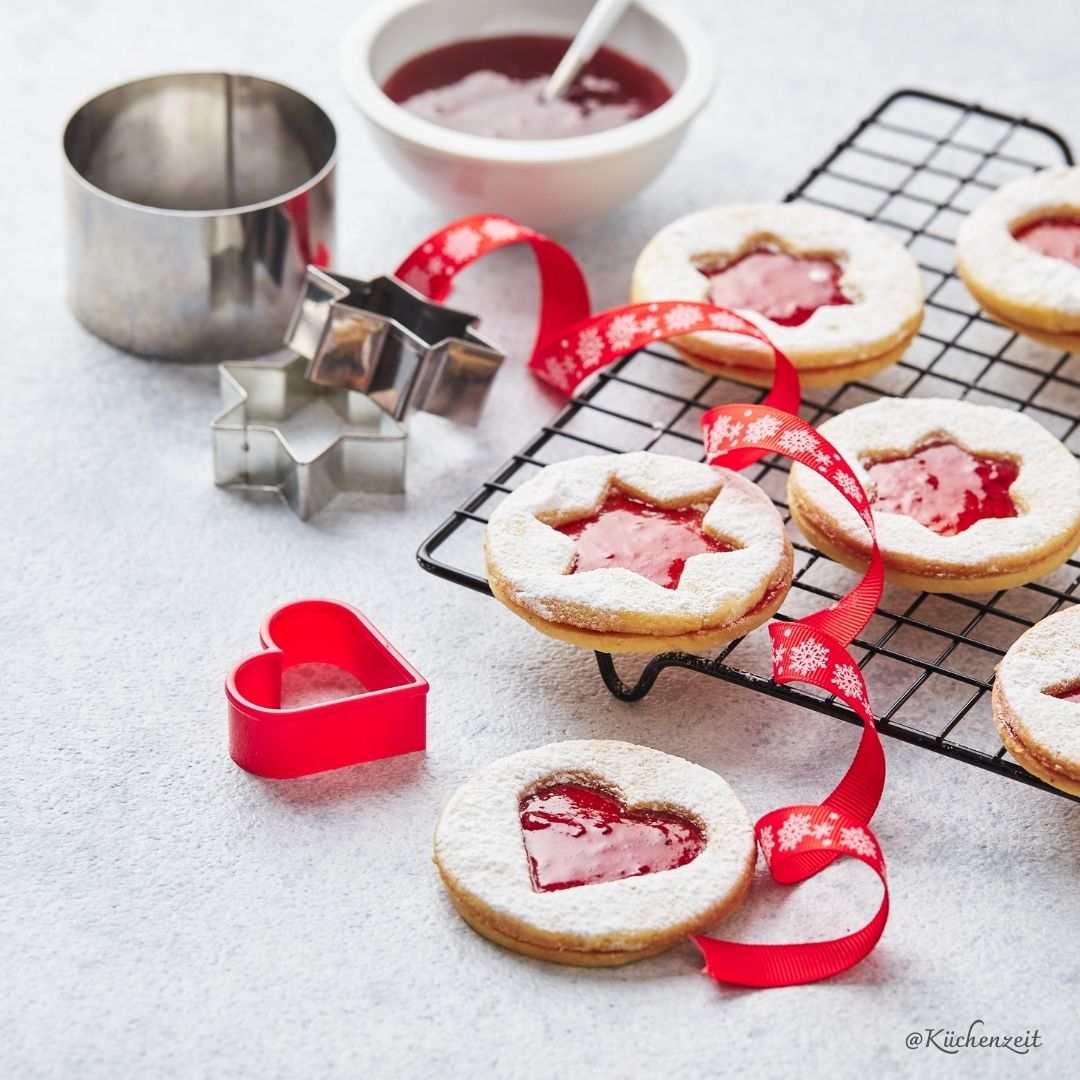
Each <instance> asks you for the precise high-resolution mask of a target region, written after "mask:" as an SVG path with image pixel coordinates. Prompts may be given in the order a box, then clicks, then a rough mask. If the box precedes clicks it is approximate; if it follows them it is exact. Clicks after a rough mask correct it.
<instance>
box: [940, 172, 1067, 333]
mask: <svg viewBox="0 0 1080 1080" xmlns="http://www.w3.org/2000/svg"><path fill="white" fill-rule="evenodd" d="M1054 213H1059V214H1060V213H1072V214H1080V168H1071V167H1069V166H1064V165H1063V166H1058V167H1056V168H1052V169H1044V170H1043V171H1042V172H1038V173H1035V174H1034V175H1032V176H1025V177H1022V178H1021V179H1019V180H1013V181H1012V182H1011V183H1008V184H1005V185H1003V186H1002V187H1000V188H998V190H997V191H995V192H994V193H993V194H992V195H990V196H988V197H987V199H986V200H985V201H984V202H982V203H980V204H979V205H978V206H977V207H976V208H975V209H974V210H973V211H972V212H971V213H970V214H969V215H968V216H967V217H966V218H965V219H964V221H963V223H962V224H961V226H960V229H959V231H958V232H957V236H956V259H957V268H958V269H959V271H960V273H961V275H962V276H963V277H964V279H965V281H967V283H968V285H969V287H970V288H972V289H973V290H974V291H975V292H977V293H980V294H983V295H985V296H986V299H987V303H991V298H992V299H993V302H994V305H995V306H996V305H998V304H1000V305H1002V306H1003V307H1004V308H1005V309H1006V313H1007V314H1012V315H1013V316H1014V317H1015V318H1017V319H1019V320H1020V321H1026V320H1027V319H1035V318H1037V319H1038V320H1039V321H1040V322H1043V321H1045V322H1046V325H1045V327H1044V329H1047V330H1059V331H1062V332H1075V331H1080V267H1076V266H1073V265H1072V264H1071V263H1068V262H1066V261H1065V260H1063V259H1055V258H1051V257H1049V256H1047V255H1042V254H1040V253H1039V252H1037V251H1034V250H1032V249H1031V248H1029V247H1026V246H1025V245H1024V244H1021V243H1020V242H1019V241H1017V240H1016V239H1015V238H1014V236H1013V231H1014V230H1015V229H1016V228H1017V227H1018V226H1020V225H1023V224H1026V223H1027V222H1029V221H1032V220H1034V219H1036V218H1038V217H1041V216H1046V215H1050V214H1054ZM1025 308H1026V309H1028V311H1027V312H1025V311H1024V310H1023V309H1025ZM1055 314H1056V315H1057V316H1059V317H1060V318H1059V319H1054V315H1055ZM1062 320H1064V321H1062Z"/></svg>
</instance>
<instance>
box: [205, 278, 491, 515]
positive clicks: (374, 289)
mask: <svg viewBox="0 0 1080 1080" xmlns="http://www.w3.org/2000/svg"><path fill="white" fill-rule="evenodd" d="M475 322H476V316H474V315H468V314H466V313H464V312H460V311H454V310H453V309H451V308H446V307H442V306H441V305H439V304H435V303H432V302H431V301H429V300H426V299H425V298H424V297H422V296H420V295H419V294H418V293H416V292H414V291H413V290H412V289H410V288H409V287H408V286H406V285H403V284H401V283H400V282H398V281H396V280H394V279H392V278H386V277H380V278H375V279H374V280H372V281H358V280H355V279H353V278H347V277H342V276H340V275H337V274H333V275H331V274H329V273H326V272H324V271H321V270H318V269H316V268H314V267H309V268H308V271H307V280H306V282H305V286H304V289H303V291H302V293H301V296H300V299H299V301H298V302H297V305H296V309H295V310H294V312H293V316H292V320H291V321H290V323H289V327H288V330H287V331H286V335H285V343H286V345H288V346H290V347H291V348H292V349H294V350H295V353H294V354H293V355H292V356H291V357H288V358H287V359H285V360H284V361H281V360H277V361H231V362H227V363H223V364H219V365H218V373H219V380H220V385H221V394H222V400H223V402H224V403H225V407H224V408H223V410H222V411H221V412H220V413H219V414H218V415H217V416H216V417H215V418H214V419H213V421H212V422H211V430H212V433H213V442H214V482H215V483H216V484H217V485H218V486H219V487H226V488H231V489H233V490H240V491H252V492H274V493H277V494H278V495H280V496H281V497H282V498H283V499H284V500H285V501H286V502H287V503H288V504H289V506H291V507H292V508H293V510H294V511H295V512H296V513H297V515H298V516H299V517H301V518H302V519H307V518H309V517H310V516H311V515H312V514H315V513H317V512H318V511H319V510H320V509H322V507H324V506H325V505H326V504H327V503H328V502H329V501H330V500H331V499H332V498H333V497H334V496H335V495H336V494H337V493H338V492H339V491H364V492H386V493H400V492H402V491H404V490H405V462H406V439H407V432H406V429H405V426H404V424H403V423H402V421H403V420H404V418H405V417H406V415H407V413H409V412H411V411H413V410H415V409H422V410H424V411H425V412H432V413H436V414H438V415H440V416H446V417H449V418H450V419H453V420H457V421H460V422H464V423H470V424H474V423H475V422H476V420H477V419H478V417H479V414H480V410H481V408H482V406H483V403H484V400H485V399H486V397H487V393H488V390H489V389H490V387H491V382H492V380H493V378H494V376H495V373H496V371H497V370H498V367H499V364H501V363H502V360H503V355H502V353H500V352H499V351H498V350H497V349H495V348H493V347H492V346H491V345H489V344H488V343H487V342H485V341H484V340H483V339H482V338H481V337H480V336H479V335H477V334H476V333H475V332H474V331H473V329H472V327H473V324H474V323H475ZM318 400H322V401H325V402H326V403H327V404H329V405H330V406H331V407H332V408H333V409H334V411H335V412H336V413H337V414H338V416H339V417H340V418H341V420H342V421H343V422H344V426H343V430H341V431H339V433H338V434H336V436H334V437H332V438H329V439H328V442H327V445H326V446H325V448H324V449H322V450H321V451H320V452H319V453H317V454H316V455H315V456H314V457H311V458H307V459H304V458H301V457H299V456H298V455H297V454H296V452H295V451H294V449H293V448H292V447H291V446H290V445H289V442H288V441H287V439H286V437H285V435H284V434H283V432H282V431H281V430H280V428H279V426H278V425H279V424H281V423H282V422H283V421H285V420H287V419H288V418H289V417H291V416H293V414H295V413H297V412H298V411H299V410H300V409H302V408H303V407H304V406H305V405H308V404H310V403H311V402H314V401H318Z"/></svg>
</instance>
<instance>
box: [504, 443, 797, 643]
mask: <svg viewBox="0 0 1080 1080" xmlns="http://www.w3.org/2000/svg"><path fill="white" fill-rule="evenodd" d="M612 486H617V487H618V488H621V489H622V490H623V491H625V492H627V493H628V494H630V495H633V496H635V497H637V498H640V499H642V500H643V501H646V502H650V503H653V504H655V505H658V506H663V507H665V508H668V509H674V508H682V507H689V506H701V507H703V508H704V509H705V510H706V513H705V516H704V520H703V527H704V528H705V529H706V531H709V532H711V533H712V534H713V535H714V536H716V537H717V538H718V539H721V540H723V541H724V542H726V543H727V544H730V545H731V546H732V547H733V548H734V550H732V551H723V552H708V553H704V554H699V555H694V556H692V557H691V558H690V559H688V560H687V562H686V566H685V568H684V570H683V573H682V578H681V580H680V582H679V585H678V587H677V588H675V589H668V588H664V587H663V586H662V585H658V584H657V583H656V582H653V581H650V580H649V579H647V578H645V577H642V576H641V575H640V574H636V573H634V572H633V571H631V570H627V569H624V568H620V567H612V568H604V569H599V570H590V571H587V572H585V573H579V574H572V573H570V569H571V567H572V565H573V557H574V543H573V541H572V540H570V539H569V538H568V537H566V536H564V535H562V534H561V533H559V532H557V531H556V530H555V529H554V528H551V527H549V526H552V525H559V524H563V523H565V522H567V521H572V520H577V519H580V518H582V517H587V516H590V515H591V514H593V513H595V512H596V510H597V509H598V508H599V507H600V505H601V504H602V503H603V501H604V498H605V496H606V495H607V492H608V491H609V489H610V488H611V487H612ZM485 553H486V557H487V564H488V571H489V575H490V576H491V577H492V578H493V580H496V579H497V581H498V583H499V585H500V586H501V587H502V588H503V589H504V590H505V591H507V592H508V593H509V594H510V596H511V598H512V599H513V600H514V602H515V603H517V604H519V605H520V606H522V607H524V608H525V609H527V610H528V611H531V612H533V613H534V614H537V615H539V616H540V617H541V618H544V619H548V620H549V621H554V622H560V623H567V624H569V625H573V626H578V627H581V628H583V629H589V630H599V631H617V630H621V629H623V628H624V620H625V618H626V617H628V616H629V617H633V616H640V615H642V614H644V615H646V616H648V617H649V618H650V619H651V620H652V623H653V626H655V629H654V630H652V631H651V632H653V633H656V634H681V633H693V632H695V631H698V630H701V629H705V628H712V627H716V626H723V625H726V624H728V623H731V622H735V621H737V620H738V619H740V618H741V617H742V616H743V615H745V614H746V613H747V612H748V611H750V610H751V609H752V608H753V607H754V606H755V605H756V604H757V603H758V602H759V601H760V600H761V599H762V598H763V597H764V596H765V594H766V593H767V592H768V591H769V590H770V588H771V587H773V586H775V584H776V580H777V577H778V574H780V573H782V572H783V568H784V567H785V566H786V562H787V548H786V537H785V533H784V527H783V523H782V521H781V519H780V515H779V514H778V513H777V511H776V508H775V507H774V506H773V505H772V502H771V500H770V499H769V497H768V496H767V495H766V494H765V493H764V492H763V491H762V490H761V489H760V488H759V487H757V485H755V484H753V483H751V482H750V481H749V480H746V479H745V478H744V477H741V476H738V475H737V474H735V473H733V472H731V471H729V470H727V469H721V468H714V467H711V466H708V465H703V464H701V463H699V462H692V461H687V460H685V459H684V458H677V457H671V456H667V455H662V454H650V453H646V452H637V453H631V454H617V455H611V456H606V457H587V458H575V459H573V460H570V461H563V462H559V463H557V464H554V465H549V466H547V467H546V468H545V469H544V470H543V471H542V472H540V473H539V474H538V475H537V476H535V477H533V478H532V479H531V480H528V481H527V482H526V483H524V484H522V485H521V487H519V488H518V489H517V490H516V491H514V492H512V493H511V494H510V495H509V496H507V498H506V499H505V500H504V501H503V502H502V503H501V504H500V505H499V506H498V507H497V508H496V510H495V512H494V513H493V514H492V516H491V520H490V522H489V524H488V528H487V534H486V538H485Z"/></svg>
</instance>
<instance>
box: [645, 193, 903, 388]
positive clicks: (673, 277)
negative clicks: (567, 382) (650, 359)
mask: <svg viewBox="0 0 1080 1080" xmlns="http://www.w3.org/2000/svg"><path fill="white" fill-rule="evenodd" d="M631 297H632V299H633V300H634V301H636V302H650V301H654V300H697V301H708V302H710V303H713V304H718V305H719V306H720V307H726V308H734V309H735V310H736V311H738V312H739V314H740V315H743V316H745V317H746V318H747V319H749V320H750V321H751V322H753V323H754V324H755V325H757V326H758V327H760V328H761V330H762V331H764V333H765V335H766V336H767V337H768V338H769V340H770V341H772V342H773V343H774V344H775V345H776V347H777V348H778V349H779V350H780V351H781V352H782V353H784V354H785V355H786V356H787V357H788V359H790V360H791V362H792V363H793V364H794V365H795V367H796V368H798V369H799V376H800V378H801V379H802V383H803V385H804V386H809V387H815V386H836V385H838V384H839V383H844V382H850V381H851V380H852V379H861V378H865V377H866V376H868V375H871V374H873V373H874V372H876V371H880V370H881V369H882V368H885V367H888V366H889V365H890V364H892V363H895V362H896V361H897V360H899V359H900V357H901V355H902V354H903V352H904V350H905V349H906V348H907V347H908V345H909V344H910V343H911V340H912V338H914V337H915V334H916V333H917V332H918V329H919V326H920V324H921V323H922V316H923V286H922V277H921V275H920V273H919V267H918V265H917V264H916V262H915V260H914V259H913V258H912V257H911V255H910V254H909V253H908V252H907V250H906V249H905V248H904V247H903V246H902V245H901V244H900V243H899V242H898V241H896V240H895V239H893V237H891V236H890V235H889V234H888V233H885V232H882V231H881V230H879V229H875V228H874V227H873V226H871V225H867V224H866V223H865V222H863V221H859V220H858V219H856V218H853V217H849V216H848V215H846V214H841V213H838V212H836V211H833V210H826V209H824V208H822V207H818V206H809V205H805V204H796V203H756V204H747V205H740V206H723V207H717V208H716V209H713V210H702V211H700V212H698V213H696V214H690V215H688V216H687V217H684V218H680V219H679V220H678V221H675V222H673V223H672V224H670V225H668V226H667V227H666V228H664V229H661V230H660V232H658V233H657V234H656V236H654V237H653V238H652V240H650V241H649V243H648V244H647V245H646V246H645V250H644V251H642V253H641V255H640V256H639V257H638V261H637V265H636V266H635V267H634V277H633V283H632V286H631ZM672 344H673V345H674V346H675V347H676V348H677V349H678V352H679V354H680V356H682V357H683V358H684V359H685V360H686V361H687V362H688V363H690V364H693V365H694V366H695V367H699V368H701V369H703V370H704V371H708V372H709V373H710V374H719V375H725V376H728V377H730V378H735V379H741V380H742V381H744V382H750V383H754V384H756V385H768V384H769V383H770V382H771V381H772V371H773V354H772V350H771V349H769V348H768V347H766V346H765V345H763V344H762V343H761V342H759V341H754V340H753V339H752V338H746V337H742V336H740V335H737V334H725V333H720V332H715V333H714V332H710V333H703V334H691V335H687V336H686V337H680V338H674V339H673V340H672Z"/></svg>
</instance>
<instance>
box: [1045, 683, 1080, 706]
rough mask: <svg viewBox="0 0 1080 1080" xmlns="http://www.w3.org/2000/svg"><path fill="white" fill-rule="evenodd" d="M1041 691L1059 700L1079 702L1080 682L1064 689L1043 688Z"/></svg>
mask: <svg viewBox="0 0 1080 1080" xmlns="http://www.w3.org/2000/svg"><path fill="white" fill-rule="evenodd" d="M1043 693H1044V694H1049V695H1050V697H1056V698H1057V699H1058V700H1059V701H1076V702H1080V683H1077V684H1074V685H1073V686H1066V687H1065V689H1064V690H1044V691H1043Z"/></svg>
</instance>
